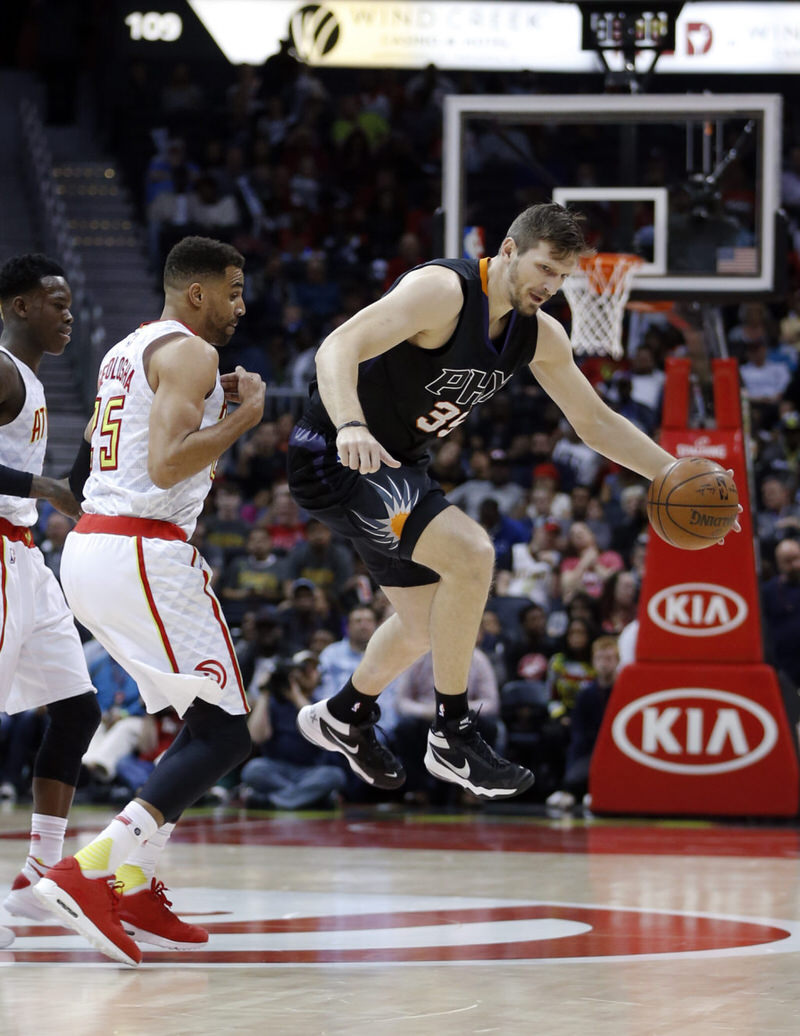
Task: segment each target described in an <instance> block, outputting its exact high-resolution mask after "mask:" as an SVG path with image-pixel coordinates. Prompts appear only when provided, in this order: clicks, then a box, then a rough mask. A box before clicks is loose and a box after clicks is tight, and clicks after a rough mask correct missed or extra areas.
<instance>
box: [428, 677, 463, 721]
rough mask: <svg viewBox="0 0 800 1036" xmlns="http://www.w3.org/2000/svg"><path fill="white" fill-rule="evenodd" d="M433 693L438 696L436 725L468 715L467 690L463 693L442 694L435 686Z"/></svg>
mask: <svg viewBox="0 0 800 1036" xmlns="http://www.w3.org/2000/svg"><path fill="white" fill-rule="evenodd" d="M433 693H434V695H435V696H436V719H435V720H434V721H433V725H434V726H435V727H441V726H442V725H443V724H445V723H451V722H452V721H453V720H459V719H462V718H463V717H464V716H466V714H467V710H468V708H469V706H468V705H467V692H466V691H464V692H463V693H462V694H441V693H440V692H439V691H437V690H436V688H435V687H434V688H433Z"/></svg>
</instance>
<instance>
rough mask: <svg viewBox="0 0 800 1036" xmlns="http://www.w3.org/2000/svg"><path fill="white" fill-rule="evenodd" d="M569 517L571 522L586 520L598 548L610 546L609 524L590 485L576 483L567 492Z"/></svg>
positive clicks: (606, 548)
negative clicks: (568, 492)
mask: <svg viewBox="0 0 800 1036" xmlns="http://www.w3.org/2000/svg"><path fill="white" fill-rule="evenodd" d="M569 500H570V506H571V515H570V517H571V519H572V521H573V522H586V524H587V525H588V526H589V528H590V529H591V530H592V532H593V533H594V538H595V540H596V542H597V547H598V550H608V548H609V547H610V546H611V526H610V525H609V523H608V522H607V521H606V519H605V517H604V515H603V508H602V505H601V504H600V501H599V500H598V499H597V498H596V497H595V496H594V495H593V494H592V490H591V486H582V485H580V484H579V483H576V484H575V485H574V486H573V487H572V490H571V492H570V494H569Z"/></svg>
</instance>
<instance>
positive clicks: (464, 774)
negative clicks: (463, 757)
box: [434, 749, 469, 777]
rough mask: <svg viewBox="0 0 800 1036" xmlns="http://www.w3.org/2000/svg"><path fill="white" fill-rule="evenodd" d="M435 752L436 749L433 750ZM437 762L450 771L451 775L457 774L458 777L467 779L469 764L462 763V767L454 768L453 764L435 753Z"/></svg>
mask: <svg viewBox="0 0 800 1036" xmlns="http://www.w3.org/2000/svg"><path fill="white" fill-rule="evenodd" d="M434 752H436V749H434ZM436 755H437V757H438V759H439V762H440V763H442V764H443V765H444V766H446V767H447V769H448V770H452V771H453V773H457V774H458V776H459V777H469V763H464V765H463V766H454V765H453V763H451V762H449V761H448V760H447V759H443V758H442V756H441V755H440V754H439V752H436Z"/></svg>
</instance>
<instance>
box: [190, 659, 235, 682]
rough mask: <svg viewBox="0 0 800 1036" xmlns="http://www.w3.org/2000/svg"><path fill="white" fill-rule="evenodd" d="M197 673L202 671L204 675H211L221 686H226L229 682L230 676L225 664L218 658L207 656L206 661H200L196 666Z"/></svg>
mask: <svg viewBox="0 0 800 1036" xmlns="http://www.w3.org/2000/svg"><path fill="white" fill-rule="evenodd" d="M194 671H195V672H196V673H202V674H203V676H210V677H211V679H212V680H214V681H215V683H218V684H219V685H220V687H224V686H225V684H226V683H227V682H228V676H227V673H226V672H225V666H224V665H223V664H222V663H221V662H218V661H217V660H216V658H207V659H206V660H205V661H204V662H198V663H197V665H196V666H195V667H194Z"/></svg>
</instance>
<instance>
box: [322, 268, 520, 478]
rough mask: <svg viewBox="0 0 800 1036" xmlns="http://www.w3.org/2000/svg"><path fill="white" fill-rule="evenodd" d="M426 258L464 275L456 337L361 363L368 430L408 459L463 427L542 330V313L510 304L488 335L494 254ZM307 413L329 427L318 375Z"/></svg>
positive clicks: (408, 346) (516, 368)
mask: <svg viewBox="0 0 800 1036" xmlns="http://www.w3.org/2000/svg"><path fill="white" fill-rule="evenodd" d="M423 265H424V266H446V267H447V268H448V269H450V270H454V271H455V272H456V273H457V274H458V275H459V277H460V278H461V289H462V291H463V293H464V304H463V306H462V308H461V314H460V316H459V319H458V325H457V327H456V329H455V331H454V332H453V335H452V337H451V338H450V340H449V341H447V342H445V344H444V345H442V346H440V347H439V348H438V349H421V348H420V347H419V346H416V345H412V344H411V343H410V342H407V341H406V342H401V343H400V344H399V345H397V346H396V347H395V348H393V349H390V350H389V351H388V352H385V353H383V354H382V355H380V356H376V357H375V358H374V359H371V360H366V361H365V362H364V363H362V364H361V365H360V367H359V370H358V398H359V401H360V403H361V406H362V408H363V410H364V417H365V419H366V422H367V425H368V427H369V430H370V431H371V432H372V434H373V435H374V436H375V438H376V439H377V440H378V442H379V443H381V445H382V446H384V447H385V448H386V450H388V452H389V453H390V454H391V455H392V456H393V457H395V458H396V459H397V460H402V461H405V462H406V463H413V462H414V461H416V460H419V459H420V458H421V457H423V456H424V454H425V453H426V446H427V444H428V443H429V442H430V441H431V440H432V439H436V438H442V437H443V436H445V435H447V434H448V433H449V432H451V431H452V430H453V429H454V428H456V427H458V425H460V424H461V423H462V422H463V421H465V420H466V419H467V417H468V416H469V413H470V411H471V410H472V408H473V407H474V406H475V405H476V404H477V403H482V402H484V400H487V399H490V398H491V397H492V396H493V395H494V394H495V392H497V391H498V390H499V389H501V388H502V387H503V385H505V384H506V382H507V381H508V380H509V379H510V378H511V376H512V375H513V374H515V373H516V372H517V371H519V370H522V368H523V367H525V366H527V365H528V364H529V363H530V362H531V360H532V359H533V355H534V352H535V351H536V339H537V334H538V330H539V324H538V320H537V318H536V316H532V317H523V316H520V314H519V313H517V312H516V311H515V310H512V311H511V315H510V317H509V320H508V322H507V323H506V327H505V329H504V331H503V332H502V334H501V335H500V336H499V337H498V339H497V340H495V341H493V340H492V339H491V338H490V337H489V299H488V296H487V294H486V291H485V288H484V280H485V277H486V270H487V267H488V260H486V259H482V260H480V261H478V260H475V259H434V260H433V261H432V262H430V263H424V264H423ZM417 269H419V267H417ZM403 276H406V275H405V274H404V275H403ZM400 279H401V278H398V280H397V281H395V283H394V284H393V285H392V287H391V288H389V291H392V290H393V289H394V288H395V287H396V285H397V284H398V283H399V281H400ZM304 417H305V420H306V421H307V422H308V423H310V424H312V425H314V426H316V427H319V428H322V429H325V430H326V431H327V430H329V429H330V428H331V422H330V419H329V417H328V414H327V412H326V410H325V407H324V406H323V404H322V400H321V399H320V395H319V391H318V389H317V387H316V382H313V383H312V386H311V399H310V400H309V402H308V404H307V406H306V411H305V414H304Z"/></svg>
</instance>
